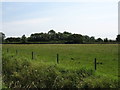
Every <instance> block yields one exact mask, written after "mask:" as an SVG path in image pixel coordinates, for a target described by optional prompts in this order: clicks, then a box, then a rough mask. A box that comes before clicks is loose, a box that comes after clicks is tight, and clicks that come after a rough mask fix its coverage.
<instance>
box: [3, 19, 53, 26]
mask: <svg viewBox="0 0 120 90" xmlns="http://www.w3.org/2000/svg"><path fill="white" fill-rule="evenodd" d="M50 20H51V18H34V19H27V20H21V21H12V22H6V23H4V24H6V25H25V24H26V25H34V24H42V23H45V22H48V21H50Z"/></svg>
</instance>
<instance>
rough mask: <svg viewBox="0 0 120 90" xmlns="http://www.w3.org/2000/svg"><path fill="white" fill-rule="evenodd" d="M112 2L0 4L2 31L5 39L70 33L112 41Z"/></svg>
mask: <svg viewBox="0 0 120 90" xmlns="http://www.w3.org/2000/svg"><path fill="white" fill-rule="evenodd" d="M117 4H118V3H116V2H100V3H98V2H79V3H78V2H2V16H3V17H2V19H3V30H2V32H3V33H5V35H6V36H7V37H21V36H22V35H23V34H25V35H26V36H27V37H28V36H30V34H32V33H41V32H43V33H46V32H48V31H49V30H51V29H53V30H55V31H56V32H64V31H67V32H71V33H76V34H81V35H88V36H90V37H91V36H94V37H95V38H102V39H104V38H108V39H114V40H115V39H116V36H117V35H118V23H117V21H118V18H117V17H118V12H117V11H118V10H117V9H118V6H117Z"/></svg>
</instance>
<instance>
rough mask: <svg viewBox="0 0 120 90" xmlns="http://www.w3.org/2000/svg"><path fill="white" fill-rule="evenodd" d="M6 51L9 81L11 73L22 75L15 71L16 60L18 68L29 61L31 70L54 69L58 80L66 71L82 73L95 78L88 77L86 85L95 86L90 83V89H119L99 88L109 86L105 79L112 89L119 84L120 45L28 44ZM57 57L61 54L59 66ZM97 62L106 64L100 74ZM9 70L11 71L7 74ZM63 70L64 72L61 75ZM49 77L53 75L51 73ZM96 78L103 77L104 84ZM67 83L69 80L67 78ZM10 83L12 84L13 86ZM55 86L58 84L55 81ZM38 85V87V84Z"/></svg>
mask: <svg viewBox="0 0 120 90" xmlns="http://www.w3.org/2000/svg"><path fill="white" fill-rule="evenodd" d="M2 48H3V49H2V51H3V60H6V61H7V62H6V65H3V69H4V70H3V71H5V79H6V80H8V77H9V76H7V73H8V72H9V73H10V72H11V73H10V74H11V75H13V74H14V75H16V74H15V72H19V71H16V69H13V67H14V65H13V64H15V61H14V60H17V63H16V64H18V67H19V64H21V63H22V62H24V61H25V60H27V62H30V63H31V64H30V65H31V67H30V68H31V69H35V68H41V67H42V68H46V67H48V66H54V69H53V68H52V72H53V71H54V72H56V77H57V76H59V75H60V76H62V75H63V72H65V71H71V72H77V71H80V70H82V69H83V70H86V71H85V72H90V71H91V73H92V76H93V78H91V75H87V76H86V77H87V78H84V80H86V82H89V83H91V82H92V84H93V86H91V85H90V86H89V84H88V83H87V87H93V88H94V87H101V88H102V87H115V85H116V84H114V85H113V86H109V85H108V86H106V85H105V86H104V85H103V86H99V84H100V83H103V82H104V83H105V81H104V80H105V78H106V84H107V83H111V84H110V85H112V83H114V82H115V81H117V80H118V45H117V44H28V45H27V44H22V45H19V44H18V45H17V44H16V45H15V44H12V45H11V44H4V45H3V47H2ZM16 50H17V52H16ZM32 52H34V59H33V60H32ZM57 54H59V64H57ZM11 56H12V57H11ZM95 58H96V59H97V62H101V63H102V64H97V70H95V69H94V59H95ZM8 59H9V61H8ZM3 62H4V61H3ZM4 63H5V62H4ZM9 63H11V64H9ZM10 68H12V69H13V71H11V69H10ZM14 68H17V66H15V67H14ZM21 68H22V70H24V67H21ZM7 69H9V70H8V71H6V70H7ZM37 70H39V69H37ZM60 70H62V71H61V72H60V73H59V71H60ZM23 72H24V74H25V75H27V74H26V73H27V72H26V71H23ZM41 72H42V71H41ZM43 72H44V71H43ZM54 72H53V73H54ZM21 73H22V71H21ZM39 73H40V72H39ZM48 73H49V74H50V72H48ZM19 74H20V72H19ZM89 74H90V73H89ZM20 75H21V74H20ZM43 75H44V74H43ZM45 75H46V74H45ZM50 75H51V74H50ZM67 75H68V74H65V76H67ZM70 75H71V77H73V76H74V78H75V77H77V76H78V77H79V75H77V76H76V75H75V74H74V73H70ZM41 76H42V74H41ZM68 76H69V75H68ZM37 77H38V76H37ZM39 77H40V76H39ZM39 77H38V78H39ZM51 77H52V76H51ZM95 77H97V78H98V77H99V79H98V81H100V82H99V83H97V82H98V81H97V78H96V79H95ZM101 77H102V78H101ZM3 78H4V77H3ZM9 78H10V77H9ZM21 78H22V76H21ZM12 79H14V78H12ZM12 79H10V80H12ZM18 79H19V78H18ZM64 79H66V78H65V77H64ZM79 79H80V78H79ZM79 79H78V80H77V82H79ZM10 80H8V81H9V83H10ZM84 80H82V81H84ZM90 80H94V81H90ZM107 80H108V81H107ZM109 80H111V81H109ZM13 81H14V80H13ZM33 81H34V80H33ZM48 81H49V80H48ZM65 81H66V80H65ZM72 81H74V80H71V81H69V80H68V81H66V82H65V83H64V85H65V84H66V83H67V85H68V84H70V82H72ZM36 82H37V81H36ZM51 82H52V81H51ZM53 82H55V80H54V81H53ZM56 82H57V81H56ZM58 82H59V81H58ZM9 83H7V82H5V84H6V86H10V84H9ZM96 83H97V84H96ZM39 84H40V83H39ZM58 84H59V85H55V86H56V87H60V88H62V87H65V86H64V85H61V84H60V82H59V83H58ZM35 85H36V86H38V85H37V84H35ZM70 85H71V84H70ZM72 85H73V83H72ZM75 85H76V86H75V87H77V88H81V87H82V86H81V84H80V83H77V84H75ZM85 85H86V84H85V83H84V86H83V87H85ZM23 86H24V85H23ZM40 86H41V85H40ZM41 87H43V88H44V87H47V86H45V85H43V86H41Z"/></svg>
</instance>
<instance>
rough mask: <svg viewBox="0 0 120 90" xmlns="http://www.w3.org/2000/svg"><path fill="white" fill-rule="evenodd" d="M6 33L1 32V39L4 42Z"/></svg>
mask: <svg viewBox="0 0 120 90" xmlns="http://www.w3.org/2000/svg"><path fill="white" fill-rule="evenodd" d="M4 39H5V34H4V33H3V32H0V41H2V42H4Z"/></svg>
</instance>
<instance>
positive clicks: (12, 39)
mask: <svg viewBox="0 0 120 90" xmlns="http://www.w3.org/2000/svg"><path fill="white" fill-rule="evenodd" d="M20 40H21V39H20V38H19V37H18V38H16V37H8V38H6V39H5V42H20Z"/></svg>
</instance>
